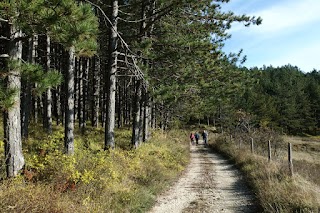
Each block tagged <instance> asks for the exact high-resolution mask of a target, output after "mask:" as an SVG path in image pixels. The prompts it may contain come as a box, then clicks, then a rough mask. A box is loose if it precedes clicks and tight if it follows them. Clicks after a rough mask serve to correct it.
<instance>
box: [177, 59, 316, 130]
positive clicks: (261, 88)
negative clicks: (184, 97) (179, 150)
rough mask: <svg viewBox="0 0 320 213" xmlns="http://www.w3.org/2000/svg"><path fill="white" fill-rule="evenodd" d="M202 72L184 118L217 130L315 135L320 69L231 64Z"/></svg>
mask: <svg viewBox="0 0 320 213" xmlns="http://www.w3.org/2000/svg"><path fill="white" fill-rule="evenodd" d="M212 72H213V73H214V75H213V76H212V77H211V75H210V73H211V72H208V73H207V78H209V79H211V81H210V83H208V84H204V85H202V88H201V93H200V96H199V97H196V98H195V99H194V100H195V102H191V103H190V105H189V106H188V108H189V109H190V110H189V111H188V110H186V111H185V112H187V113H186V114H184V116H183V119H184V121H185V122H187V123H189V124H196V123H200V124H207V125H208V124H210V125H214V126H215V127H216V128H217V131H235V130H238V131H245V132H250V131H253V130H254V129H257V128H268V129H271V130H274V131H277V132H279V133H283V134H291V135H299V134H300V135H302V134H311V135H317V134H319V131H320V71H317V70H313V71H312V72H308V73H304V72H302V71H301V70H300V69H299V68H298V67H296V66H292V65H286V66H282V67H272V66H269V67H266V66H264V67H262V68H257V67H255V68H251V69H248V68H246V67H238V66H236V65H234V64H233V65H232V63H231V64H230V63H229V65H228V66H224V70H223V72H222V73H221V75H219V72H217V71H212Z"/></svg>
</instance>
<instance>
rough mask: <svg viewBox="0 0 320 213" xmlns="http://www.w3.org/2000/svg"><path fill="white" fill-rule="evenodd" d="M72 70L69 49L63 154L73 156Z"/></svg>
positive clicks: (72, 48) (73, 64)
mask: <svg viewBox="0 0 320 213" xmlns="http://www.w3.org/2000/svg"><path fill="white" fill-rule="evenodd" d="M74 69H75V49H74V47H71V48H70V49H69V67H68V73H67V79H66V102H65V103H66V105H65V123H64V125H65V138H64V144H65V152H66V154H68V155H73V154H74Z"/></svg>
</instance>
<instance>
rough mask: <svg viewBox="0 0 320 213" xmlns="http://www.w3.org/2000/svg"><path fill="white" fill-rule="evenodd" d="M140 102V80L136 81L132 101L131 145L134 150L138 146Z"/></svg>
mask: <svg viewBox="0 0 320 213" xmlns="http://www.w3.org/2000/svg"><path fill="white" fill-rule="evenodd" d="M140 100H141V80H137V81H136V92H135V97H134V99H133V124H132V138H131V144H132V146H133V147H134V148H138V146H139V135H140V134H139V133H140V131H139V129H140V122H141V121H140Z"/></svg>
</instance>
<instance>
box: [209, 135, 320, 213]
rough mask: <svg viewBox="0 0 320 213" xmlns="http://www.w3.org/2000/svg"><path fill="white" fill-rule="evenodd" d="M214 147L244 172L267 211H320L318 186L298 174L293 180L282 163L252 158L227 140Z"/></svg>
mask: <svg viewBox="0 0 320 213" xmlns="http://www.w3.org/2000/svg"><path fill="white" fill-rule="evenodd" d="M214 146H215V148H216V149H218V150H220V151H221V152H222V153H224V154H226V155H228V156H229V157H230V158H231V159H233V161H234V162H235V163H236V164H237V165H238V166H239V167H240V168H241V170H242V171H243V172H244V173H245V175H246V176H247V177H248V180H249V182H250V183H251V186H252V188H253V189H254V190H255V192H256V195H257V198H258V200H259V201H260V205H261V206H262V207H263V210H264V212H318V211H319V209H320V197H319V196H320V193H319V191H317V187H316V186H315V184H313V183H311V182H309V181H308V180H306V179H305V178H303V177H302V176H301V175H298V174H296V175H295V176H294V177H290V176H289V173H288V168H287V164H283V161H278V160H277V161H272V162H268V160H267V158H266V157H265V156H260V155H252V154H251V153H250V151H249V150H248V149H239V147H238V146H237V145H236V144H235V143H230V142H226V141H225V138H219V139H217V140H216V142H215V143H214Z"/></svg>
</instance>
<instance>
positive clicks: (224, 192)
mask: <svg viewBox="0 0 320 213" xmlns="http://www.w3.org/2000/svg"><path fill="white" fill-rule="evenodd" d="M190 151H191V160H190V164H189V166H188V167H187V168H186V171H185V173H184V174H183V176H182V177H181V178H180V179H179V180H178V181H177V183H176V184H175V185H173V186H172V187H171V188H170V189H169V190H168V191H167V192H166V193H164V194H163V195H161V196H160V197H159V198H158V200H157V203H156V205H155V206H154V208H153V209H152V210H151V211H150V213H158V212H159V213H178V212H184V213H185V212H194V213H200V212H201V213H203V212H250V213H251V212H257V208H256V206H255V205H254V201H253V200H254V196H253V195H252V193H251V192H250V190H249V189H248V188H247V186H246V183H245V182H244V180H243V179H242V178H241V175H240V174H239V172H238V171H237V169H236V168H235V167H234V166H233V165H231V164H229V163H228V162H227V160H226V159H224V158H223V157H222V156H220V155H218V154H215V153H212V152H210V150H209V149H208V148H206V147H204V146H203V145H201V144H200V145H198V146H191V148H190Z"/></svg>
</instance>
